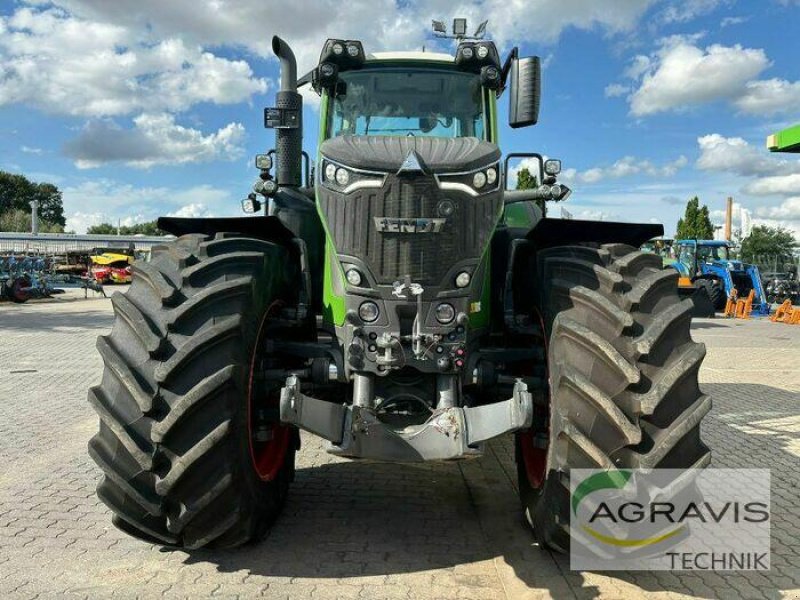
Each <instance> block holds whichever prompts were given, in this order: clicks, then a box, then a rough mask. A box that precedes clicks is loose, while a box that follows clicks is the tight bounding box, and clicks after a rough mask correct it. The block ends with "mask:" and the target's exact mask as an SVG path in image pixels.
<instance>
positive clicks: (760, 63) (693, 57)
mask: <svg viewBox="0 0 800 600" xmlns="http://www.w3.org/2000/svg"><path fill="white" fill-rule="evenodd" d="M696 42H697V39H696V37H695V38H686V37H672V38H667V39H665V40H662V43H661V47H660V48H659V50H658V51H657V52H656V53H655V54H654V55H652V56H651V57H637V59H635V62H634V64H639V65H644V64H645V59H646V60H647V61H649V62H648V66H647V67H646V69H643V70H642V69H635V70H634V71H633V72H634V73H635V72H637V71H641V79H640V81H639V88H638V89H637V90H636V91H635V92H634V93H633V94H632V95H631V96H630V97H629V101H630V107H631V113H632V114H633V115H635V116H644V115H650V114H654V113H657V112H662V111H668V110H675V109H684V108H687V107H691V106H696V105H699V104H704V103H708V102H713V101H715V100H721V99H729V100H735V99H736V98H738V97H741V96H742V95H743V94H744V92H745V90H746V87H747V83H748V82H749V81H751V80H752V79H753V78H754V77H756V76H758V75H759V74H760V73H761V72H762V71H763V70H764V69H766V68H767V67H768V66H769V65H770V62H769V59H768V58H767V55H766V54H765V52H764V51H763V50H761V49H754V48H743V47H742V46H740V45H738V44H737V45H735V46H721V45H719V44H713V45H711V46H708V47H706V48H704V49H703V48H699V47H698V46H697V45H696ZM629 71H630V69H629Z"/></svg>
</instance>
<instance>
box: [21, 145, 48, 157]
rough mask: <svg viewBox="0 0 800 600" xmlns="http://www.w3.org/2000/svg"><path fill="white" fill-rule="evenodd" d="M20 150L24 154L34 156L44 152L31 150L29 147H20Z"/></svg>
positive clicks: (36, 149)
mask: <svg viewBox="0 0 800 600" xmlns="http://www.w3.org/2000/svg"><path fill="white" fill-rule="evenodd" d="M20 150H22V151H23V152H24V153H25V154H36V155H40V154H42V153H43V152H44V150H42V149H41V148H32V147H31V146H20Z"/></svg>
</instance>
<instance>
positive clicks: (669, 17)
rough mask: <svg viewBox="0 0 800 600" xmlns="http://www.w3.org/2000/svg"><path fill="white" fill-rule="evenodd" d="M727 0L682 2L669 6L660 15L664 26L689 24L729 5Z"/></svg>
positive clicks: (683, 0) (689, 0)
mask: <svg viewBox="0 0 800 600" xmlns="http://www.w3.org/2000/svg"><path fill="white" fill-rule="evenodd" d="M728 3H729V2H726V1H725V0H682V1H677V2H676V1H674V2H672V3H670V4H669V5H667V6H666V7H665V8H664V9H663V10H662V11H661V13H660V14H659V15H658V20H659V21H661V22H662V23H664V24H667V25H669V24H672V23H687V22H689V21H692V20H694V19H696V18H698V17H702V16H704V15H707V14H709V13H711V12H713V11H714V10H716V8H717V7H718V6H719V5H720V4H728Z"/></svg>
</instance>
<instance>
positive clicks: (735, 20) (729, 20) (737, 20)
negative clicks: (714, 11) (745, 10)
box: [719, 17, 750, 29]
mask: <svg viewBox="0 0 800 600" xmlns="http://www.w3.org/2000/svg"><path fill="white" fill-rule="evenodd" d="M749 20H750V17H725V18H723V19H722V21H720V23H719V27H720V29H725V28H726V27H731V26H733V25H741V24H742V23H746V22H747V21H749Z"/></svg>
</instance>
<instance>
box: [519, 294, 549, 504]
mask: <svg viewBox="0 0 800 600" xmlns="http://www.w3.org/2000/svg"><path fill="white" fill-rule="evenodd" d="M534 310H535V311H536V315H537V317H538V318H539V325H540V326H541V329H542V335H544V338H543V339H544V355H545V368H546V369H547V360H548V358H549V356H548V349H547V332H546V330H545V327H544V319H543V318H542V313H541V312H539V309H538V308H536V307H534ZM545 378H546V379H547V380H548V381H549V379H550V374H549V369H547V370H546V371H545ZM534 436H535V432H534V431H533V430H530V429H529V430H526V431H521V432H520V433H519V449H520V454H521V455H522V461H523V466H524V467H525V474H526V475H527V476H528V483H529V484H530V486H531V487H532V488H533V489H538V488H540V487H542V484H543V483H544V478H545V475H546V473H547V448H537V447H536V446H535V445H534Z"/></svg>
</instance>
